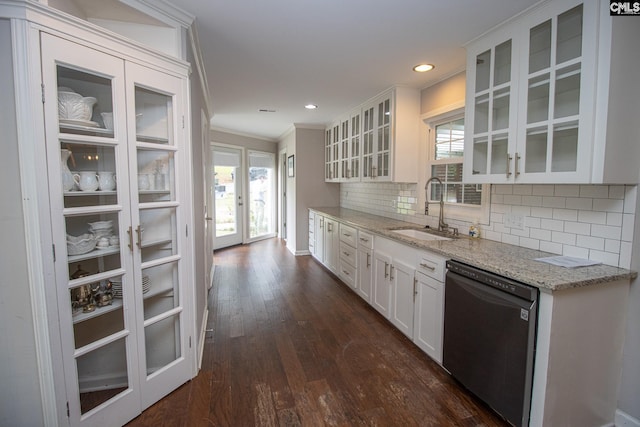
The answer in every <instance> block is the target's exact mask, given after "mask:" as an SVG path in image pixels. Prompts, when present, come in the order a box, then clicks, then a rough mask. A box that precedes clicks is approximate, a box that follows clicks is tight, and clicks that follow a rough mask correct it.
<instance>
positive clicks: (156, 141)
mask: <svg viewBox="0 0 640 427" xmlns="http://www.w3.org/2000/svg"><path fill="white" fill-rule="evenodd" d="M136 141H137V142H147V143H149V142H150V143H153V144H169V138H163V137H159V136H149V135H139V134H138V135H136Z"/></svg>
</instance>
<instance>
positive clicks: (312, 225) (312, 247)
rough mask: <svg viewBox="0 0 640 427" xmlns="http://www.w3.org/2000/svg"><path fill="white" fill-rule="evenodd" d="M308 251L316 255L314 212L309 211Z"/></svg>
mask: <svg viewBox="0 0 640 427" xmlns="http://www.w3.org/2000/svg"><path fill="white" fill-rule="evenodd" d="M309 253H310V254H311V255H313V256H315V255H316V213H315V212H313V211H309Z"/></svg>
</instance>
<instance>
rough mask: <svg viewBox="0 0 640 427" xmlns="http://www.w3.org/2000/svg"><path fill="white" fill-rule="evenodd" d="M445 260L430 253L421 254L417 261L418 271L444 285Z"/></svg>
mask: <svg viewBox="0 0 640 427" xmlns="http://www.w3.org/2000/svg"><path fill="white" fill-rule="evenodd" d="M445 263H446V259H445V258H443V257H441V256H438V255H435V254H431V253H426V252H421V253H420V258H419V260H418V271H420V272H422V273H424V274H426V275H427V276H429V277H431V278H434V279H436V280H438V281H439V282H443V283H444V275H445V269H446V267H445Z"/></svg>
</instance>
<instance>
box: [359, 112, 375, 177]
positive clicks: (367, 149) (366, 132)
mask: <svg viewBox="0 0 640 427" xmlns="http://www.w3.org/2000/svg"><path fill="white" fill-rule="evenodd" d="M374 109H375V108H374V107H373V106H368V107H365V108H364V109H363V111H362V179H363V180H370V179H372V178H373V177H374V172H373V160H374V151H373V150H374V145H373V135H374V132H375V131H374V121H373V112H374Z"/></svg>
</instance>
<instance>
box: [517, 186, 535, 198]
mask: <svg viewBox="0 0 640 427" xmlns="http://www.w3.org/2000/svg"><path fill="white" fill-rule="evenodd" d="M513 194H519V195H521V196H530V195H531V194H533V187H532V186H531V185H527V184H522V185H514V186H513Z"/></svg>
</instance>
